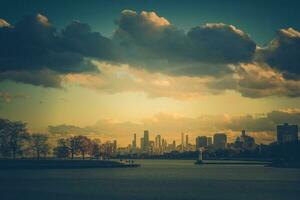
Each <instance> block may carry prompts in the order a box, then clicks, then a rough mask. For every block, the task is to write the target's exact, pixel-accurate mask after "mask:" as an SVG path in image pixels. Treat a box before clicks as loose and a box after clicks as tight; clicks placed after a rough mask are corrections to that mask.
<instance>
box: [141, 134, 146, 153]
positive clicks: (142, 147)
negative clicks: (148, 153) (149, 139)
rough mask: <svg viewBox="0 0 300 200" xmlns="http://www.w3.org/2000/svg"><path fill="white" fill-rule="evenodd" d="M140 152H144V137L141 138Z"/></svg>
mask: <svg viewBox="0 0 300 200" xmlns="http://www.w3.org/2000/svg"><path fill="white" fill-rule="evenodd" d="M141 152H142V153H144V152H145V149H144V138H143V137H142V138H141Z"/></svg>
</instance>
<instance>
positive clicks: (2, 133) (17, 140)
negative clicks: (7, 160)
mask: <svg viewBox="0 0 300 200" xmlns="http://www.w3.org/2000/svg"><path fill="white" fill-rule="evenodd" d="M28 136H29V135H28V133H27V129H26V124H25V123H22V122H18V121H17V122H11V121H9V120H3V119H1V120H0V147H1V152H2V154H5V155H10V156H12V157H13V159H15V158H16V155H17V154H21V153H22V147H23V145H24V142H25V141H26V140H27V139H28Z"/></svg>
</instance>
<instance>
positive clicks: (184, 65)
mask: <svg viewBox="0 0 300 200" xmlns="http://www.w3.org/2000/svg"><path fill="white" fill-rule="evenodd" d="M116 25H117V28H116V30H115V31H114V34H113V36H112V38H107V37H104V36H102V35H101V34H100V33H98V32H93V31H92V30H91V28H90V26H89V25H88V24H85V23H80V22H78V21H74V22H72V23H71V24H69V25H67V26H66V27H65V28H63V29H62V30H57V29H56V28H55V26H54V25H53V24H51V23H50V22H49V21H48V19H47V17H45V16H43V15H41V14H38V15H36V16H27V17H24V18H23V19H22V20H21V21H19V22H18V23H16V24H15V25H12V24H10V23H8V22H7V21H5V20H4V19H0V44H1V46H0V81H1V80H13V81H16V82H22V83H30V84H33V85H41V86H44V87H56V88H59V87H62V86H61V83H62V81H63V80H64V79H63V76H64V75H65V74H69V73H86V72H90V73H95V72H98V68H97V67H96V66H95V65H94V64H93V63H92V62H91V59H98V60H100V61H108V62H115V63H117V64H120V63H122V64H124V63H125V64H126V63H127V64H129V65H130V67H137V68H142V69H146V70H148V71H150V72H160V73H164V74H168V75H175V76H190V77H202V76H210V77H215V81H214V82H212V83H210V84H209V85H208V87H209V88H211V89H212V90H215V91H216V93H218V92H220V91H222V90H223V91H224V90H235V91H238V92H240V93H241V94H242V95H243V96H246V97H250V98H258V97H266V96H272V95H277V96H289V97H298V96H300V92H299V87H300V84H299V81H297V79H299V77H300V71H299V69H300V68H299V64H298V61H299V57H300V33H299V32H298V31H296V30H294V29H292V28H289V29H282V30H280V31H279V32H278V35H277V37H276V38H275V39H274V40H273V41H272V42H271V43H270V45H268V46H267V47H263V48H261V47H257V46H256V44H255V42H254V41H252V40H251V38H250V37H249V35H248V34H247V33H245V32H243V31H241V30H239V29H237V28H236V27H234V26H232V25H226V24H223V23H210V24H206V25H203V26H196V27H193V28H191V29H190V30H188V31H187V32H185V31H183V30H181V29H179V28H177V27H176V26H175V25H173V24H171V23H170V22H169V21H168V20H167V19H165V18H163V17H160V16H158V15H157V14H156V13H155V12H145V11H142V12H140V13H137V12H135V11H131V10H124V11H122V12H121V16H120V17H119V19H118V20H116ZM246 64H248V65H249V66H248V67H247V66H246V68H247V70H245V69H246V68H245V65H246ZM250 65H253V66H250ZM237 77H238V78H237Z"/></svg>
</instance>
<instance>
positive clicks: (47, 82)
mask: <svg viewBox="0 0 300 200" xmlns="http://www.w3.org/2000/svg"><path fill="white" fill-rule="evenodd" d="M2 80H14V81H15V82H18V83H30V84H32V85H36V86H43V87H46V88H47V87H50V88H61V87H62V86H61V83H62V77H61V76H60V75H59V74H58V73H57V72H53V71H50V70H47V69H42V70H33V71H25V70H16V71H6V72H2V73H0V81H2Z"/></svg>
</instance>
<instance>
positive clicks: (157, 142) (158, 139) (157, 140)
mask: <svg viewBox="0 0 300 200" xmlns="http://www.w3.org/2000/svg"><path fill="white" fill-rule="evenodd" d="M155 151H156V152H157V153H160V152H161V136H160V135H157V136H156V137H155Z"/></svg>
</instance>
